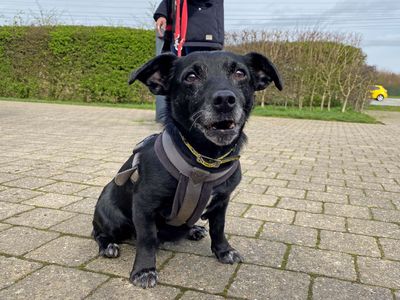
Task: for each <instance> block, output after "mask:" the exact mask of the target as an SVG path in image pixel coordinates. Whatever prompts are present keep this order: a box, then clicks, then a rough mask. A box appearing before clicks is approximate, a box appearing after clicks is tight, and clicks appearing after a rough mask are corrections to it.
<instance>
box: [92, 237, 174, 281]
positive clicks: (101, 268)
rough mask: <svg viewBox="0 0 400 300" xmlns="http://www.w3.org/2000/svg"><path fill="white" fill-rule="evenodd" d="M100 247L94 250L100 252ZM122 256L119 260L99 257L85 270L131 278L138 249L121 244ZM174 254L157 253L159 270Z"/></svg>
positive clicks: (162, 251) (160, 251)
mask: <svg viewBox="0 0 400 300" xmlns="http://www.w3.org/2000/svg"><path fill="white" fill-rule="evenodd" d="M98 249H99V248H98V246H94V250H96V251H98ZM120 250H121V251H120V256H119V257H117V258H112V259H110V258H104V257H98V258H96V259H95V260H93V261H91V262H89V263H88V264H87V265H86V266H85V268H86V269H87V270H92V271H96V272H103V273H108V274H112V275H116V276H120V277H124V278H129V274H130V272H131V270H132V267H133V262H134V258H135V254H136V248H135V247H134V246H132V245H128V244H120ZM172 255H173V254H172V253H171V252H169V251H164V250H159V251H158V252H157V259H156V261H157V268H159V267H160V266H161V265H162V264H163V263H164V262H165V261H166V260H167V259H169V258H171V256H172Z"/></svg>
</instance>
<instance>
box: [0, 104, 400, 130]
mask: <svg viewBox="0 0 400 300" xmlns="http://www.w3.org/2000/svg"><path fill="white" fill-rule="evenodd" d="M0 101H17V102H34V103H52V104H65V105H84V106H100V107H113V108H131V109H150V110H154V109H155V103H143V104H134V103H102V102H79V101H70V100H65V101H60V100H42V99H19V98H4V97H0ZM370 107H371V106H370ZM374 107H375V106H374ZM399 109H400V108H399ZM399 111H400V110H399ZM252 114H253V115H255V116H263V117H278V118H292V119H309V120H321V121H340V122H353V123H369V124H376V123H378V122H377V121H376V120H375V119H374V118H373V117H372V116H369V115H367V114H365V113H361V112H356V111H352V110H348V111H346V112H344V113H342V112H341V111H340V108H332V109H331V110H330V111H328V110H326V109H325V110H322V111H321V110H320V109H319V108H313V109H312V110H310V109H309V108H303V109H301V110H300V109H298V108H292V107H288V108H285V107H283V106H273V105H271V106H265V107H261V106H257V107H255V108H254V110H253V113H252Z"/></svg>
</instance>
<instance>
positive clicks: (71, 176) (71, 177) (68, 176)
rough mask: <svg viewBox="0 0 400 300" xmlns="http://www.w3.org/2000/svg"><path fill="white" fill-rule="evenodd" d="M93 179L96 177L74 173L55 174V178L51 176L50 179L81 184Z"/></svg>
mask: <svg viewBox="0 0 400 300" xmlns="http://www.w3.org/2000/svg"><path fill="white" fill-rule="evenodd" d="M94 177H96V176H95V175H89V174H83V173H76V172H65V173H62V174H57V175H55V176H52V177H51V178H52V179H56V180H62V181H68V182H75V183H81V182H84V181H86V180H89V179H93V178H94Z"/></svg>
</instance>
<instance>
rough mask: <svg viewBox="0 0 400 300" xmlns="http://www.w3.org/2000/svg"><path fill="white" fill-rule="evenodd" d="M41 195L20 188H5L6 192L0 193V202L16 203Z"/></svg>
mask: <svg viewBox="0 0 400 300" xmlns="http://www.w3.org/2000/svg"><path fill="white" fill-rule="evenodd" d="M42 194H43V193H41V192H38V191H32V190H26V189H20V188H7V189H6V190H3V191H1V192H0V201H6V202H15V203H18V202H22V201H24V200H27V199H30V198H33V197H36V196H39V195H42Z"/></svg>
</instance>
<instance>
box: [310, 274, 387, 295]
mask: <svg viewBox="0 0 400 300" xmlns="http://www.w3.org/2000/svg"><path fill="white" fill-rule="evenodd" d="M313 299H314V300H325V299H329V300H353V299H362V300H392V299H393V297H392V293H391V292H390V290H389V289H385V288H381V287H375V286H369V285H364V284H358V283H352V282H347V281H341V280H337V279H331V278H323V277H319V278H317V279H315V282H314V285H313Z"/></svg>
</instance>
